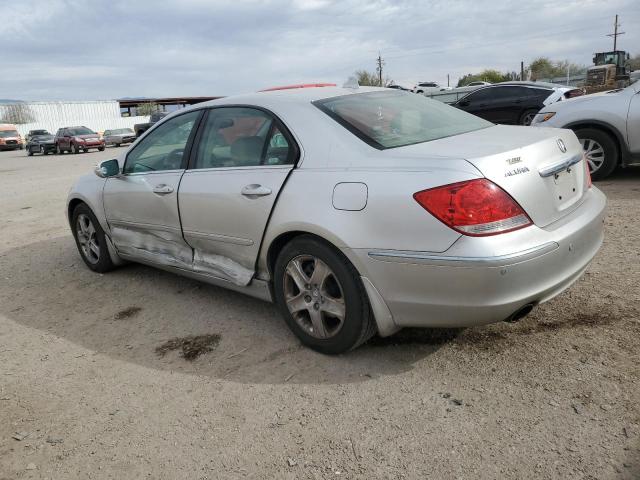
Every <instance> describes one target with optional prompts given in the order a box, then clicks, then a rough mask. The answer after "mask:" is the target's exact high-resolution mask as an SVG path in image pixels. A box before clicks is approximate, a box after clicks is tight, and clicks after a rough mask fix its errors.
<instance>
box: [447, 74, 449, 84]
mask: <svg viewBox="0 0 640 480" xmlns="http://www.w3.org/2000/svg"><path fill="white" fill-rule="evenodd" d="M448 86H449V74H448V73H447V87H448Z"/></svg>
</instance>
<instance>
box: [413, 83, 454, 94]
mask: <svg viewBox="0 0 640 480" xmlns="http://www.w3.org/2000/svg"><path fill="white" fill-rule="evenodd" d="M444 90H450V88H449V87H443V86H442V85H439V84H437V83H436V82H420V83H418V84H417V85H416V86H415V87H413V89H412V90H411V91H412V92H413V93H433V92H442V91H444Z"/></svg>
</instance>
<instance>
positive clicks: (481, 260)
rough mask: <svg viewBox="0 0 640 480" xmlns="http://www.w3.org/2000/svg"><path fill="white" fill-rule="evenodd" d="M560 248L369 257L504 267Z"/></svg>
mask: <svg viewBox="0 0 640 480" xmlns="http://www.w3.org/2000/svg"><path fill="white" fill-rule="evenodd" d="M559 247H560V246H559V245H558V244H557V243H556V242H548V243H545V244H542V245H539V246H537V247H533V248H529V249H527V250H522V251H520V252H515V253H510V254H507V255H497V256H495V257H460V256H447V255H434V254H431V253H425V252H410V251H400V250H384V251H373V252H369V257H371V258H373V259H374V260H380V261H383V262H396V263H419V264H425V265H441V266H449V267H470V266H483V267H492V266H505V265H511V264H514V263H519V262H524V261H527V260H531V259H532V258H536V257H540V256H542V255H545V254H547V253H549V252H552V251H554V250H556V249H558V248H559Z"/></svg>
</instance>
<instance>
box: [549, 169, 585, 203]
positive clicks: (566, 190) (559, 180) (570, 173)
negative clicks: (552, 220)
mask: <svg viewBox="0 0 640 480" xmlns="http://www.w3.org/2000/svg"><path fill="white" fill-rule="evenodd" d="M551 178H553V183H554V193H555V197H556V198H555V203H556V205H557V206H558V208H559V209H560V210H563V209H565V208H567V207H569V206H570V205H573V204H574V203H575V202H576V201H577V200H578V199H579V198H580V191H581V189H580V188H579V185H578V181H577V175H576V174H575V173H574V168H573V167H570V168H569V169H568V170H563V171H562V172H559V173H556V174H555V175H554V176H553V177H551Z"/></svg>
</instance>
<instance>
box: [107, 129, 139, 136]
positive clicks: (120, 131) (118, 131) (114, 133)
mask: <svg viewBox="0 0 640 480" xmlns="http://www.w3.org/2000/svg"><path fill="white" fill-rule="evenodd" d="M120 133H133V130H131V129H130V128H117V129H115V130H109V134H110V135H118V134H120Z"/></svg>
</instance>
